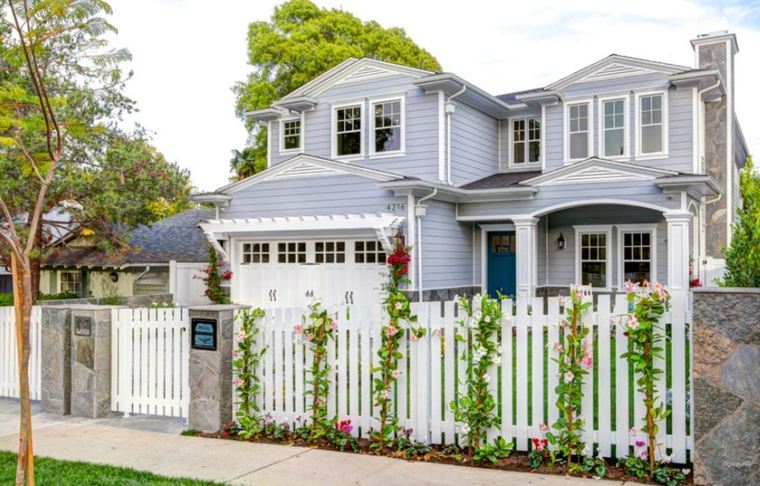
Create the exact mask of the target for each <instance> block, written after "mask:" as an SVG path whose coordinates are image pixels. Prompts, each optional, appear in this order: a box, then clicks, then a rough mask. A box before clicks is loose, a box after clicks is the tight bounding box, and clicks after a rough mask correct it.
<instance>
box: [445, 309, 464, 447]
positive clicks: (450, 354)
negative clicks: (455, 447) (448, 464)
mask: <svg viewBox="0 0 760 486" xmlns="http://www.w3.org/2000/svg"><path fill="white" fill-rule="evenodd" d="M454 307H455V304H454V302H451V303H449V302H447V303H446V307H445V313H444V316H443V339H444V343H443V344H444V353H443V354H444V356H443V357H444V384H443V388H444V403H443V409H444V414H443V415H444V417H445V418H444V422H443V433H444V436H445V442H446V443H447V444H453V443H454V441H455V434H456V432H457V431H456V425H455V419H454V412H453V410H452V409H451V402H453V401H454V396H455V395H454V390H455V385H456V383H455V382H456V374H455V369H456V361H457V355H456V353H455V347H454V344H455V343H456V338H455V336H456V331H455V329H454V327H455V323H454V321H455V317H454V316H455V310H454ZM460 312H461V311H460Z"/></svg>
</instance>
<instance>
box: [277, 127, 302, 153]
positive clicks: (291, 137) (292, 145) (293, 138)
mask: <svg viewBox="0 0 760 486" xmlns="http://www.w3.org/2000/svg"><path fill="white" fill-rule="evenodd" d="M280 127H281V130H282V147H281V150H282V151H283V152H284V151H289V150H300V149H301V120H300V119H296V120H285V121H283V122H282V123H281V124H280Z"/></svg>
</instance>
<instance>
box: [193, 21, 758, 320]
mask: <svg viewBox="0 0 760 486" xmlns="http://www.w3.org/2000/svg"><path fill="white" fill-rule="evenodd" d="M692 46H693V48H694V53H695V61H694V65H693V66H686V65H683V66H681V65H673V64H668V63H662V62H655V61H649V60H643V59H637V58H632V57H627V56H621V55H610V56H608V57H606V58H604V59H602V60H600V61H599V62H596V63H594V64H592V65H590V66H587V67H585V68H583V69H580V70H579V71H577V72H575V73H572V74H570V75H568V76H566V77H564V78H562V79H560V80H558V81H556V82H554V83H552V84H550V85H548V86H544V87H541V88H536V89H532V90H527V91H521V92H516V93H508V94H504V95H498V96H494V95H492V94H489V93H487V92H486V91H484V90H482V89H480V88H478V87H477V86H475V85H473V84H471V83H469V82H467V81H466V80H464V79H462V78H460V77H459V76H457V75H455V74H450V73H432V72H427V71H422V70H418V69H413V68H408V67H403V66H397V65H393V64H388V63H384V62H380V61H376V60H371V59H349V60H347V61H345V62H343V63H341V64H339V65H337V66H336V67H334V68H333V69H331V70H329V71H328V72H326V73H324V74H323V75H321V76H319V77H317V78H316V79H314V80H313V81H311V82H309V83H307V84H306V85H304V86H302V87H301V88H299V89H297V90H296V91H294V92H292V93H290V94H288V95H287V96H285V97H284V98H282V99H281V100H279V101H277V102H276V103H274V104H273V105H272V106H271V107H269V108H267V109H263V110H258V111H255V112H251V113H249V114H248V116H250V117H252V118H253V119H255V120H257V121H258V122H259V123H260V124H262V125H263V126H265V127H266V128H267V130H268V133H269V142H268V143H269V146H268V168H267V169H266V170H265V171H263V172H261V173H259V174H256V175H254V176H252V177H249V178H247V179H245V180H242V181H239V182H235V183H233V184H230V185H227V186H225V187H222V188H220V189H219V190H217V191H215V192H214V193H208V194H201V195H197V196H196V199H197V200H199V201H204V202H212V203H214V204H216V206H217V211H216V215H215V217H214V218H212V219H209V220H207V221H205V222H202V223H201V227H202V228H203V229H204V231H205V232H206V234H207V236H208V238H209V240H210V241H211V242H212V243H213V244H215V245H217V246H218V248H219V250H220V251H223V252H224V254H225V256H226V257H227V258H228V259H229V261H230V263H231V265H232V269H233V273H234V277H233V281H232V288H231V294H232V298H233V300H234V301H237V302H242V303H249V304H256V305H265V306H270V305H271V306H290V305H301V304H303V302H305V299H309V298H311V297H318V298H321V299H323V300H324V301H326V302H330V303H357V302H363V301H369V300H372V299H375V298H376V297H377V294H378V293H379V292H380V287H381V285H382V281H383V280H382V279H383V277H382V269H383V265H382V264H383V263H384V259H385V251H386V250H387V249H389V247H390V244H391V241H392V239H393V238H394V237H395V236H396V235H402V236H403V238H404V241H405V243H406V244H407V245H409V246H411V247H412V259H413V262H412V265H411V269H410V275H409V276H410V284H409V291H410V292H411V293H412V294H414V295H415V298H422V299H424V300H429V299H447V298H451V297H453V296H454V295H456V294H460V295H461V294H467V293H475V292H488V293H490V294H492V295H495V294H497V293H502V294H507V295H522V296H535V295H548V294H552V293H556V292H557V291H559V290H560V289H562V288H567V286H568V285H570V284H572V283H576V282H577V283H582V284H584V285H590V286H592V287H593V289H594V291H597V292H613V291H615V290H617V289H620V287H621V286H622V284H623V282H625V281H626V280H629V279H630V280H634V281H643V280H644V279H646V280H649V281H659V282H662V283H664V284H667V285H668V286H669V288H670V289H671V290H672V291H674V292H686V291H687V290H688V288H689V282H690V278H699V279H700V280H701V281H702V282H708V283H709V282H710V281H711V280H712V279H713V278H714V277H716V276H719V274H720V271H721V270H720V269H721V258H722V255H721V252H720V251H721V248H722V247H723V246H725V245H726V244H728V242H729V241H730V238H731V223H732V222H733V220H734V217H735V214H736V208H737V206H738V205H739V203H740V201H739V199H738V198H739V194H738V170H739V169H740V168H741V167H742V166H743V164H744V161H745V159H746V156H747V146H746V143H745V141H744V139H743V136H742V134H741V129H740V127H739V124H738V122H737V120H736V116H735V114H734V101H733V86H734V82H733V76H734V56H735V54H736V53H737V52H738V46H737V42H736V38H735V36H734V35H733V34H728V33H721V34H711V35H705V36H701V37H699V38H697V39H695V40H693V41H692ZM690 273H691V274H692V276H691V277H690Z"/></svg>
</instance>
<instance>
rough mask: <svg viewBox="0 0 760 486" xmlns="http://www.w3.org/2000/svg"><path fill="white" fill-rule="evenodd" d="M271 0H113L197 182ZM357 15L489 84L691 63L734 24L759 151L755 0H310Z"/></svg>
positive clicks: (137, 73) (745, 108)
mask: <svg viewBox="0 0 760 486" xmlns="http://www.w3.org/2000/svg"><path fill="white" fill-rule="evenodd" d="M279 3H281V1H270V0H247V1H242V0H222V1H219V0H217V1H215V2H209V1H206V0H111V1H110V4H111V6H112V7H113V11H114V12H113V16H112V17H111V19H110V20H111V22H112V23H113V24H114V26H115V27H116V28H117V29H118V30H119V33H118V35H116V36H115V37H114V39H113V45H114V47H125V48H127V49H129V50H130V51H131V53H132V56H133V59H132V61H131V62H130V65H129V69H131V70H133V72H134V76H133V78H132V79H131V80H130V81H129V83H128V85H127V89H126V92H127V94H128V95H129V96H131V97H132V98H133V99H135V100H136V101H137V105H138V108H139V112H138V113H136V114H134V115H133V116H131V117H130V118H129V119H128V120H127V123H134V122H139V123H140V124H141V125H143V126H144V127H146V128H148V129H149V130H151V131H152V132H153V134H154V135H153V143H154V145H155V146H156V147H157V148H158V149H159V150H160V151H161V152H163V153H164V154H165V155H166V157H167V158H168V159H169V160H172V161H174V162H177V163H178V164H180V166H182V167H185V168H187V169H189V170H190V173H191V177H192V182H193V184H194V185H195V186H196V188H197V189H198V190H199V191H208V190H214V189H216V188H218V187H220V186H222V185H224V184H225V183H226V182H227V181H228V180H229V175H230V173H229V160H230V158H231V151H232V150H233V149H240V148H243V147H244V146H245V145H246V137H247V133H246V131H245V128H244V126H243V123H242V121H241V120H240V119H238V118H237V117H236V116H235V97H234V94H233V93H232V86H234V84H235V83H236V82H239V81H243V80H245V78H246V75H247V74H248V73H249V72H250V71H251V69H252V68H251V66H250V65H248V56H247V40H246V34H247V28H248V24H249V23H250V22H253V21H258V20H268V19H269V18H270V16H271V14H272V12H273V10H274V7H275V6H276V5H278V4H279ZM315 3H317V4H318V5H320V6H322V7H330V8H343V9H344V10H347V11H349V12H351V13H353V14H354V15H356V16H358V17H359V18H361V19H362V20H365V21H366V20H376V21H378V22H380V24H382V25H383V26H385V27H402V28H403V29H405V30H406V32H407V34H409V36H410V37H411V38H412V39H413V40H414V41H415V42H417V44H419V45H420V46H422V47H424V48H425V49H427V50H428V51H430V52H431V53H432V54H433V55H434V56H436V57H437V59H438V61H439V62H440V64H441V65H442V66H443V69H444V70H445V71H447V72H453V73H456V74H458V75H459V76H461V77H463V78H464V79H467V80H468V81H470V82H471V83H474V84H475V85H477V86H479V87H481V88H483V89H485V90H486V91H488V92H490V93H492V94H501V93H506V92H510V91H518V90H521V89H528V88H537V87H542V86H545V85H547V84H549V83H551V82H553V81H556V80H557V79H560V78H562V77H564V76H566V75H567V74H570V73H571V72H573V71H576V70H578V69H580V68H582V67H584V66H587V65H589V64H591V63H593V62H595V61H598V60H599V59H601V58H603V57H605V56H607V55H609V54H612V53H615V54H623V55H629V56H635V57H641V58H646V59H652V60H657V61H663V62H670V63H674V64H682V65H687V66H693V64H694V53H693V51H692V48H691V44H690V43H689V40H691V39H693V38H694V37H696V36H697V34H701V33H706V32H714V31H719V30H730V31H731V32H734V33H735V34H736V35H737V38H738V43H739V50H740V52H739V54H738V55H737V58H736V98H735V99H736V110H737V113H738V117H739V121H740V123H741V126H742V128H743V131H744V135H745V137H746V139H747V142H748V144H749V146H750V151H751V152H752V153H760V116H758V113H757V109H758V108H760V90H758V89H756V88H755V89H753V88H754V87H755V86H757V83H758V79H760V63H758V62H757V60H758V59H760V0H722V1H721V0H667V1H666V0H656V1H651V0H636V1H635V2H634V1H630V0H627V1H616V0H599V1H597V0H572V1H568V0H560V1H546V0H530V1H524V2H514V1H510V2H507V1H505V0H501V1H486V0H468V1H467V2H441V1H435V2H430V1H416V2H414V1H410V0H383V1H382V2H370V1H366V0H364V1H361V0H340V1H332V0H316V2H315Z"/></svg>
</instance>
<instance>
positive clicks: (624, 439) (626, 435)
mask: <svg viewBox="0 0 760 486" xmlns="http://www.w3.org/2000/svg"><path fill="white" fill-rule="evenodd" d="M627 313H628V302H626V300H625V296H624V295H617V296H616V297H615V310H614V314H615V316H616V321H615V356H614V359H615V363H616V369H615V456H616V457H625V456H627V455H628V447H629V445H630V444H631V440H630V439H631V437H630V435H631V434H630V432H629V429H630V427H631V424H630V421H629V414H630V404H629V403H628V390H629V389H630V388H629V386H630V384H629V380H628V360H626V359H625V358H621V357H620V356H621V355H622V354H623V353H625V352H626V351H628V337H626V335H625V334H624V333H625V324H626V319H625V317H623V315H625V314H627Z"/></svg>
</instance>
